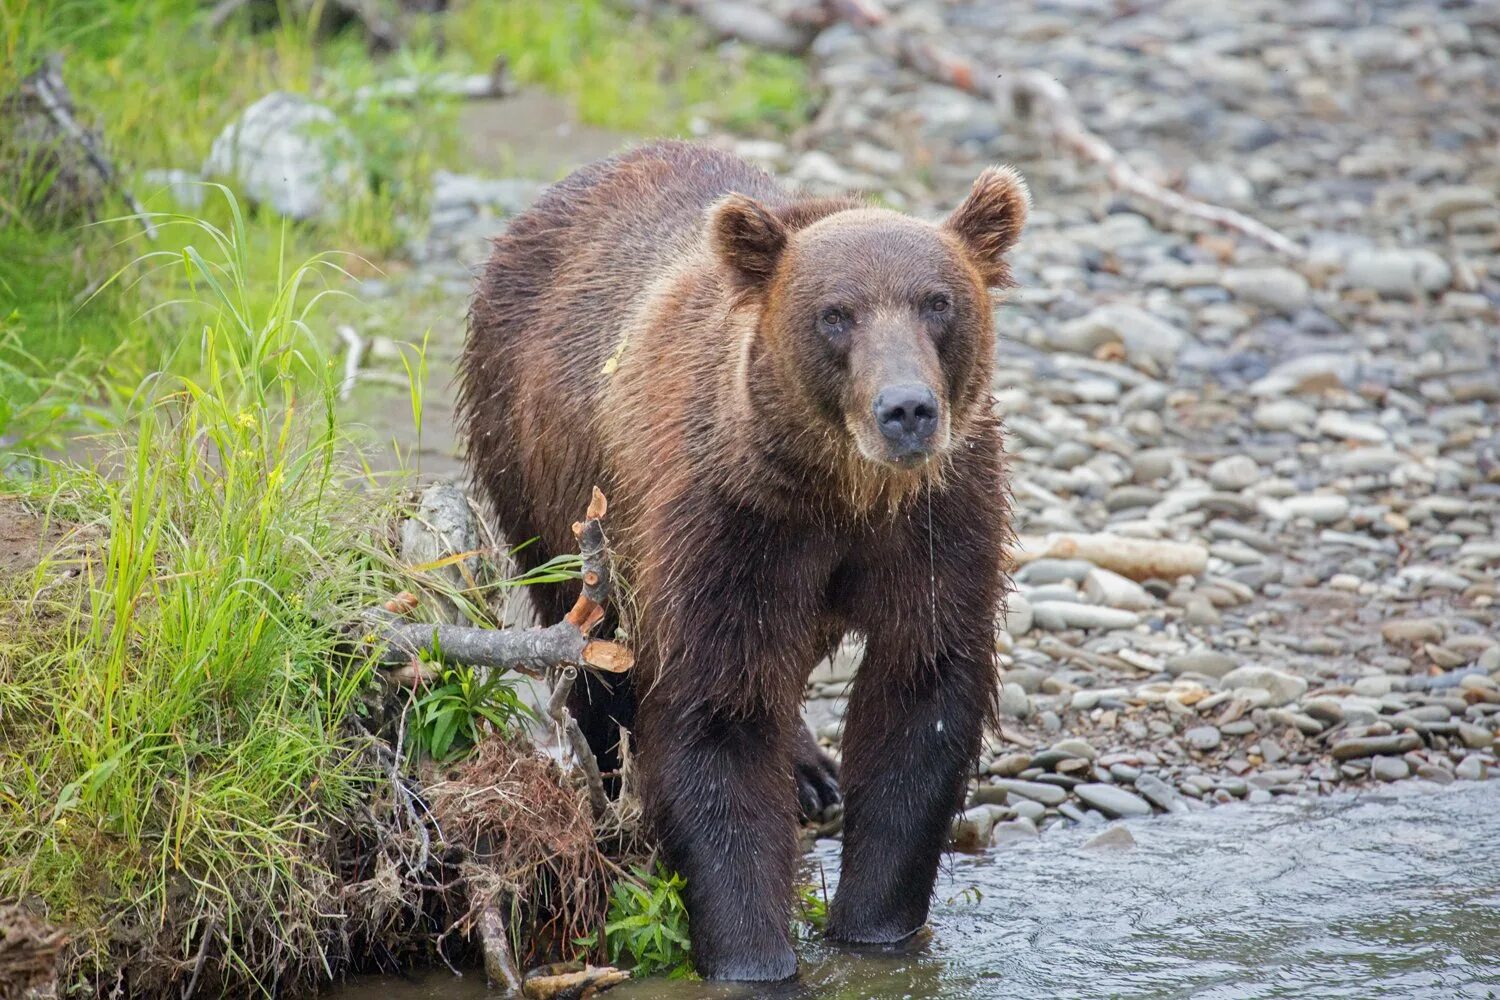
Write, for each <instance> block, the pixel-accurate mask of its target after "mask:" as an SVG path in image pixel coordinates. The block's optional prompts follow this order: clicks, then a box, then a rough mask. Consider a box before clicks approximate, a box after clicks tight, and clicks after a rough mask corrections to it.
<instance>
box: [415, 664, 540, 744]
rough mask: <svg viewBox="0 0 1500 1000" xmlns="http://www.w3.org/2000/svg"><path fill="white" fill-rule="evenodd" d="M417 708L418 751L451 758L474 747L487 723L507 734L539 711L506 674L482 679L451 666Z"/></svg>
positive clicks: (425, 694)
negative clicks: (535, 709)
mask: <svg viewBox="0 0 1500 1000" xmlns="http://www.w3.org/2000/svg"><path fill="white" fill-rule="evenodd" d="M434 642H435V641H434ZM413 711H414V712H415V719H416V723H417V728H416V730H415V732H414V734H413V740H412V749H413V751H415V752H419V753H425V754H426V755H427V756H429V757H431V758H432V759H433V760H448V759H451V758H453V757H457V756H460V755H461V754H463V753H464V752H465V751H467V750H469V749H470V748H472V747H473V746H474V745H475V744H477V743H478V742H479V739H480V737H481V735H482V733H483V729H484V725H485V723H489V724H490V725H492V726H494V727H495V728H496V729H498V730H500V731H501V732H504V731H507V730H509V729H511V728H512V727H514V726H515V725H516V724H517V723H519V722H521V721H522V720H523V719H526V718H527V717H530V716H531V715H532V714H533V713H532V711H531V709H530V708H528V707H527V706H526V705H525V704H524V703H523V702H522V701H521V699H520V697H519V696H518V695H517V694H516V690H515V687H514V685H513V683H512V682H511V680H510V679H509V678H507V677H506V676H505V675H503V674H499V673H492V674H490V675H489V676H487V677H481V676H479V675H477V674H476V673H475V672H474V670H473V669H472V668H470V667H451V668H445V669H444V670H443V673H442V678H441V680H440V681H439V682H438V684H437V685H436V686H434V687H430V688H428V689H427V690H426V691H425V692H424V693H423V694H422V696H421V697H420V698H418V699H417V703H416V705H415V707H414V709H413Z"/></svg>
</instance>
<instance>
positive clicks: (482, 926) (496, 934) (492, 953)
mask: <svg viewBox="0 0 1500 1000" xmlns="http://www.w3.org/2000/svg"><path fill="white" fill-rule="evenodd" d="M474 930H475V932H476V933H477V934H478V935H479V942H480V944H481V946H482V947H483V949H484V974H485V976H486V977H487V978H488V979H489V981H490V986H491V987H493V988H495V989H498V990H501V991H503V995H504V996H508V997H519V996H521V970H520V969H519V968H518V967H517V966H516V959H515V956H514V955H513V954H511V948H510V939H509V938H508V937H507V936H506V933H505V920H504V919H502V918H501V916H500V911H498V910H496V909H495V908H494V907H493V906H486V907H485V908H484V909H483V910H480V911H479V919H478V920H477V921H475V923H474Z"/></svg>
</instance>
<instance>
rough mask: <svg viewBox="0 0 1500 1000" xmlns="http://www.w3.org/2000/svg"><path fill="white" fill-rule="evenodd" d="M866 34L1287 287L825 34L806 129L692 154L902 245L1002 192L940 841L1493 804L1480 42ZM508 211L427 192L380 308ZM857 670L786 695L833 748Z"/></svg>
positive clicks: (1201, 33) (1340, 7)
mask: <svg viewBox="0 0 1500 1000" xmlns="http://www.w3.org/2000/svg"><path fill="white" fill-rule="evenodd" d="M892 7H893V10H892V15H893V16H894V17H895V18H896V20H897V25H898V28H899V29H900V30H903V31H910V32H926V33H929V34H930V35H931V36H933V37H941V38H942V39H944V41H945V44H948V45H950V46H952V47H954V48H955V49H957V50H959V51H961V52H963V53H965V54H967V55H968V56H969V57H970V58H972V59H974V60H975V61H976V63H978V64H980V65H986V66H995V65H998V62H997V59H1000V58H1003V59H1004V60H1006V61H1007V63H1008V64H1009V65H1014V66H1018V67H1024V68H1027V69H1036V70H1042V71H1045V72H1047V73H1048V74H1050V75H1052V76H1055V77H1056V79H1058V80H1059V81H1060V82H1061V83H1063V84H1064V85H1065V86H1067V87H1068V88H1069V90H1070V91H1071V92H1072V93H1073V95H1074V98H1075V99H1076V101H1077V102H1078V105H1079V108H1080V111H1081V114H1082V115H1083V117H1084V118H1085V119H1086V120H1087V123H1088V125H1089V127H1090V128H1092V129H1094V130H1096V131H1098V132H1099V133H1100V134H1101V136H1103V137H1104V138H1105V139H1106V140H1107V141H1108V142H1109V143H1111V144H1112V145H1113V146H1115V147H1116V148H1117V149H1120V150H1122V151H1124V153H1125V155H1126V158H1127V159H1128V160H1129V162H1130V163H1131V164H1132V165H1133V166H1134V167H1135V168H1136V169H1138V170H1139V171H1141V172H1142V173H1144V174H1146V175H1147V176H1148V177H1151V178H1152V179H1154V180H1157V181H1159V182H1161V183H1163V184H1165V185H1166V186H1168V187H1171V188H1177V189H1181V190H1183V191H1186V192H1187V193H1189V194H1192V195H1194V196H1197V197H1200V198H1203V199H1205V200H1207V201H1210V202H1214V203H1217V204H1223V205H1227V206H1232V207H1235V208H1237V209H1240V210H1242V211H1244V212H1246V213H1247V214H1249V215H1251V216H1252V217H1254V218H1256V219H1258V220H1260V221H1262V222H1265V223H1267V224H1269V225H1271V226H1273V227H1275V228H1276V229H1277V230H1279V231H1280V232H1282V233H1284V234H1286V235H1287V236H1289V237H1290V238H1291V239H1293V240H1295V241H1297V243H1298V244H1299V245H1300V246H1302V247H1305V248H1306V251H1307V254H1306V257H1305V259H1289V258H1287V257H1285V256H1282V255H1278V254H1277V253H1275V252H1273V251H1271V250H1268V249H1266V248H1264V247H1262V246H1260V245H1258V244H1256V243H1253V242H1251V241H1249V240H1246V239H1243V238H1237V237H1235V236H1233V235H1232V234H1228V233H1225V232H1221V231H1214V230H1212V229H1210V228H1206V227H1204V226H1203V225H1202V224H1199V223H1194V222H1190V221H1187V220H1184V219H1182V218H1179V217H1175V216H1173V215H1170V214H1166V213H1163V212H1161V211H1160V210H1159V209H1158V208H1157V207H1156V206H1153V205H1150V204H1143V203H1138V202H1136V201H1133V200H1130V199H1128V198H1125V197H1122V196H1120V195H1118V194H1117V193H1115V192H1114V191H1113V190H1112V189H1111V187H1110V185H1109V183H1108V180H1107V178H1106V177H1105V176H1104V175H1103V173H1102V172H1100V171H1096V170H1093V169H1089V168H1085V167H1080V166H1079V164H1077V163H1076V162H1075V161H1073V160H1072V159H1070V158H1069V156H1068V154H1066V153H1065V152H1062V151H1059V150H1057V149H1054V148H1051V147H1050V146H1049V145H1048V144H1047V143H1046V142H1045V141H1044V140H1043V139H1042V138H1041V137H1040V136H1039V134H1038V130H1036V129H1035V128H1033V127H1030V126H1028V125H1027V124H1025V123H1018V122H1015V121H1013V120H1011V119H1009V118H1008V117H1007V116H1005V115H1003V114H1001V113H1000V112H999V111H998V110H997V109H996V107H994V106H993V105H991V104H989V103H988V102H986V101H983V100H980V99H979V98H976V97H973V96H971V95H968V94H965V93H962V92H960V91H957V90H953V89H951V88H947V87H944V86H941V85H939V84H937V83H934V82H932V81H931V80H929V79H926V78H925V77H922V76H919V75H917V74H915V73H913V72H912V71H910V70H908V69H906V68H903V67H902V66H899V65H897V64H895V63H894V62H893V61H892V60H891V58H890V57H888V56H885V55H882V54H881V53H880V52H879V51H878V50H877V49H876V48H875V47H874V46H872V45H871V44H870V43H869V41H868V40H867V38H866V37H865V35H863V34H862V33H861V32H860V31H858V30H856V29H855V28H853V27H850V26H847V25H835V26H833V27H830V28H827V29H826V30H824V31H822V32H821V33H820V34H819V35H818V36H817V37H816V39H815V40H814V42H813V43H812V47H811V50H810V53H809V59H810V60H811V61H812V63H813V65H814V67H815V81H816V83H817V85H818V86H819V87H820V88H821V92H822V98H821V111H820V112H819V113H818V114H817V115H816V117H815V119H814V121H813V123H812V124H811V125H810V126H809V127H808V128H806V129H804V130H803V131H802V132H800V133H799V134H797V135H795V136H793V137H791V138H790V140H788V141H786V142H768V141H763V140H756V141H743V140H740V139H737V138H736V137H734V136H723V135H720V136H710V137H708V138H709V139H710V141H715V142H721V143H724V144H726V145H729V146H732V147H734V148H736V149H737V150H738V151H739V152H741V153H742V154H744V155H746V156H749V157H751V158H754V159H756V160H758V161H760V162H762V163H764V164H765V165H766V166H767V167H768V168H769V169H772V170H773V171H775V172H777V173H778V174H780V175H782V176H786V177H789V178H791V179H792V180H794V181H796V182H798V183H800V184H802V185H803V186H805V187H808V188H810V189H813V190H817V191H833V190H846V189H857V190H864V191H868V192H870V193H871V194H872V195H874V196H876V197H878V198H880V199H882V200H883V201H885V202H887V203H889V204H892V205H895V206H898V207H902V208H906V209H910V210H913V211H917V212H920V213H927V214H930V215H936V214H939V213H941V212H942V211H945V210H946V209H947V208H949V207H951V206H952V205H953V204H954V203H955V202H956V200H957V199H958V197H959V196H960V195H961V194H962V192H963V191H964V190H965V188H966V187H967V185H968V183H969V181H970V180H971V179H972V177H973V176H974V174H975V173H976V172H977V171H978V169H980V167H981V166H982V165H983V164H986V163H989V162H993V161H1007V162H1013V163H1016V164H1017V165H1019V166H1020V167H1021V168H1022V170H1023V171H1024V172H1025V173H1026V175H1027V177H1028V178H1029V180H1030V182H1031V184H1032V189H1033V194H1034V197H1035V211H1034V213H1033V221H1032V224H1031V226H1030V227H1029V229H1028V231H1027V234H1026V237H1025V239H1024V241H1023V244H1022V246H1021V248H1020V250H1019V252H1018V253H1017V255H1016V272H1017V277H1018V280H1019V287H1018V288H1017V289H1016V291H1015V292H1014V293H1013V294H1012V295H1011V296H1010V297H1009V299H1008V300H1007V301H1006V302H1005V303H1004V304H1002V305H1000V306H999V308H998V312H997V323H998V327H999V329H1000V331H1001V334H1002V337H1003V340H1004V343H1003V345H1002V348H1001V352H1000V365H999V371H998V375H997V379H996V384H995V400H996V405H997V408H998V410H999V411H1000V412H1001V413H1002V414H1003V416H1004V418H1005V421H1006V425H1007V429H1008V432H1009V447H1010V451H1011V453H1012V455H1013V457H1014V462H1013V465H1012V485H1013V491H1014V494H1015V510H1016V517H1017V524H1016V527H1017V531H1018V533H1019V534H1020V536H1021V545H1020V547H1019V550H1018V567H1017V570H1016V573H1015V581H1016V589H1015V593H1014V595H1013V596H1012V598H1011V600H1010V605H1009V608H1008V611H1007V615H1006V619H1005V629H1004V631H1003V632H1002V633H1001V634H1000V635H999V639H998V641H999V643H1000V648H1001V651H1002V660H1003V663H1004V667H1005V683H1004V689H1003V695H1002V713H1003V716H1004V724H1003V725H1002V727H1001V730H1000V732H998V733H995V734H993V738H992V739H991V741H990V743H989V747H988V750H987V753H986V755H985V758H984V761H983V762H982V773H981V775H980V776H979V777H978V780H977V782H976V787H975V789H974V792H973V796H972V800H971V806H972V808H971V809H970V810H969V812H968V813H967V814H966V818H965V821H964V823H963V824H961V825H960V828H959V831H958V832H959V834H960V840H961V841H962V842H964V843H968V844H980V843H985V842H989V841H991V840H992V839H993V840H996V841H998V840H1002V839H1005V838H1007V837H1011V836H1023V837H1024V836H1031V835H1033V834H1034V833H1035V831H1036V830H1037V829H1038V828H1039V827H1045V826H1047V825H1048V824H1051V823H1056V822H1064V821H1077V822H1090V821H1095V820H1097V819H1099V818H1102V817H1114V816H1130V815H1137V814H1144V813H1149V812H1152V811H1163V810H1181V809H1191V808H1198V807H1201V806H1203V805H1205V804H1208V803H1213V802H1217V801H1228V800H1237V799H1249V800H1252V801H1254V800H1263V799H1265V798H1267V797H1269V796H1273V795H1308V794H1316V793H1321V792H1327V791H1330V790H1332V789H1335V788H1340V787H1347V786H1350V785H1358V784H1361V783H1366V782H1372V781H1393V780H1401V779H1405V778H1416V779H1420V780H1425V781H1430V782H1438V783H1447V782H1450V781H1454V780H1475V779H1483V778H1485V777H1487V776H1488V775H1489V774H1490V773H1491V772H1492V771H1494V770H1495V769H1497V767H1500V765H1497V762H1496V757H1495V748H1494V743H1495V733H1496V729H1497V727H1500V643H1497V634H1500V610H1497V603H1500V584H1497V576H1500V531H1497V528H1500V436H1497V431H1496V426H1497V417H1500V376H1497V375H1496V365H1497V363H1500V347H1497V335H1496V324H1497V322H1500V309H1497V304H1500V262H1497V257H1496V251H1497V250H1500V195H1497V192H1500V164H1497V159H1496V156H1495V149H1496V141H1497V137H1496V122H1497V121H1500V13H1497V11H1496V9H1495V8H1494V7H1493V6H1488V5H1483V4H1457V5H1439V4H1436V3H1427V2H1423V3H1395V2H1390V3H1374V4H1369V5H1362V6H1360V7H1358V8H1353V7H1350V6H1349V5H1346V4H1342V3H1311V4H1301V5H1296V6H1295V7H1287V6H1286V5H1282V4H1278V3H1273V2H1270V0H1227V2H1225V3H1222V4H1216V5H1214V6H1213V8H1212V9H1206V8H1204V7H1202V5H1199V4H1191V3H1187V2H1186V0H1170V2H1166V3H1159V4H1149V5H1141V6H1139V7H1136V8H1132V9H1131V11H1130V12H1128V13H1123V14H1122V13H1121V12H1120V10H1119V9H1118V7H1117V6H1116V5H1112V4H1101V3H1089V2H1068V3H1055V4H1044V5H1026V6H1025V7H1018V8H1016V9H1011V8H1010V7H1008V6H1005V7H1001V6H998V5H994V4H989V3H979V2H954V3H937V2H932V0H916V2H909V3H903V4H899V5H892ZM533 191H534V188H530V187H527V186H525V185H517V184H513V183H509V182H503V181H502V182H481V181H478V180H477V179H474V180H473V181H472V182H471V181H470V179H466V178H456V177H452V176H449V177H445V178H441V179H440V183H439V192H438V197H436V198H435V199H434V201H435V208H434V215H433V220H432V222H433V225H432V230H431V234H430V236H429V238H428V239H427V240H426V241H425V242H424V243H423V244H422V246H421V247H420V248H419V252H418V253H417V256H418V258H419V259H420V260H421V261H423V262H425V263H423V264H422V265H421V266H420V267H419V268H418V269H417V271H416V272H415V276H416V277H417V278H418V280H424V281H427V282H429V283H431V282H433V281H441V282H443V283H445V284H446V285H447V287H450V288H457V286H458V285H460V284H462V283H463V279H462V277H461V274H460V272H461V270H462V269H463V268H464V267H466V266H468V265H471V264H473V263H474V262H476V261H477V259H478V257H479V255H480V254H481V253H482V249H483V244H482V242H481V240H480V239H479V238H478V237H480V236H483V235H489V234H492V233H493V232H494V231H496V230H498V228H499V227H500V226H502V225H503V216H504V215H505V214H507V213H509V212H514V211H515V210H517V209H518V208H519V207H521V205H523V204H524V203H525V201H526V199H527V198H529V197H530V195H531V194H532V192H533ZM381 291H385V288H384V286H382V288H381ZM455 312H456V309H455ZM451 332H452V336H453V338H454V341H455V342H456V338H457V337H458V336H459V334H458V331H457V329H455V330H453V331H451ZM446 349H447V348H445V347H443V346H442V345H439V350H440V351H443V350H446ZM1098 536H1108V537H1107V538H1104V539H1102V540H1101V539H1100V538H1099V537H1098ZM1080 538H1081V539H1082V541H1083V544H1082V545H1079V544H1077V543H1078V541H1079V539H1080ZM1120 539H1126V540H1129V541H1127V542H1126V543H1124V544H1125V545H1126V546H1127V547H1129V548H1130V549H1131V553H1130V554H1129V555H1128V556H1126V557H1116V556H1109V555H1107V554H1105V555H1101V554H1100V551H1101V546H1102V547H1103V548H1104V549H1105V550H1109V549H1112V548H1118V547H1119V546H1120V545H1121V544H1122V543H1120V541H1119V540H1120ZM1069 553H1073V554H1072V555H1069ZM1079 554H1081V555H1082V556H1083V557H1082V558H1081V557H1080V555H1079ZM1184 559H1186V562H1184V561H1183V560H1184ZM854 652H855V651H853V650H849V651H846V653H845V654H843V655H841V656H840V657H838V658H836V659H835V660H834V661H833V662H832V663H829V664H825V665H823V666H821V667H819V669H818V670H817V672H816V673H815V674H814V677H813V679H812V682H811V684H810V687H809V703H808V717H809V719H810V720H811V721H812V723H813V725H814V727H815V729H816V730H817V731H818V733H819V735H820V736H821V737H822V738H823V739H824V740H825V741H826V742H827V743H829V744H830V745H831V746H834V747H836V746H837V745H838V740H839V719H840V716H841V713H842V710H843V705H844V695H845V692H846V690H847V687H848V685H849V683H851V681H852V678H853V674H854V666H855V664H856V662H857V657H856V656H855V655H853V654H854Z"/></svg>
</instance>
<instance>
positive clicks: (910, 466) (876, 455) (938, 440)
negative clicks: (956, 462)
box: [845, 414, 951, 472]
mask: <svg viewBox="0 0 1500 1000" xmlns="http://www.w3.org/2000/svg"><path fill="white" fill-rule="evenodd" d="M845 426H846V428H847V430H848V432H849V436H850V437H851V438H853V439H854V446H855V449H856V450H857V451H858V452H859V455H860V457H861V458H863V459H864V460H865V461H867V462H869V463H870V464H872V465H878V466H880V467H882V468H886V469H895V470H898V471H901V472H916V471H918V470H920V469H923V468H925V467H927V466H931V465H935V464H936V462H937V459H939V458H941V457H942V456H943V454H944V453H945V452H946V451H947V450H948V446H949V443H950V441H951V437H950V430H949V424H948V420H947V415H946V414H944V415H943V417H942V419H941V420H940V421H939V424H938V427H937V430H936V431H935V432H934V433H933V434H932V436H931V437H930V438H929V439H927V440H926V441H925V442H923V443H922V444H921V445H917V446H912V445H903V444H900V443H898V442H893V441H891V440H889V439H888V438H887V437H886V436H885V435H883V434H881V433H880V431H879V430H878V429H876V428H874V427H872V426H866V425H864V424H862V423H856V422H855V421H852V420H846V422H845Z"/></svg>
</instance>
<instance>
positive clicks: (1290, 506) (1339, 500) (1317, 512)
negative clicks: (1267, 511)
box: [1276, 493, 1349, 524]
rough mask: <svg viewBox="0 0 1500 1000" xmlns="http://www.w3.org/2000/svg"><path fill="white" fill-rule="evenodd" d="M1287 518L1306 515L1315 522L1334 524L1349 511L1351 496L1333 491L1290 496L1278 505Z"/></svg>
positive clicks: (1279, 510) (1278, 509)
mask: <svg viewBox="0 0 1500 1000" xmlns="http://www.w3.org/2000/svg"><path fill="white" fill-rule="evenodd" d="M1276 508H1277V513H1279V514H1280V515H1281V517H1283V518H1285V519H1288V520H1290V519H1292V518H1298V517H1305V518H1307V519H1308V520H1309V521H1311V522H1312V523H1314V524H1332V523H1334V522H1335V521H1341V520H1343V519H1344V518H1345V517H1346V516H1347V515H1348V513H1349V498H1348V497H1345V496H1339V495H1337V494H1332V493H1320V494H1316V495H1313V496H1305V497H1288V498H1286V499H1285V500H1282V501H1281V502H1280V503H1279V504H1277V505H1276Z"/></svg>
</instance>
